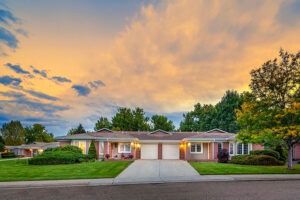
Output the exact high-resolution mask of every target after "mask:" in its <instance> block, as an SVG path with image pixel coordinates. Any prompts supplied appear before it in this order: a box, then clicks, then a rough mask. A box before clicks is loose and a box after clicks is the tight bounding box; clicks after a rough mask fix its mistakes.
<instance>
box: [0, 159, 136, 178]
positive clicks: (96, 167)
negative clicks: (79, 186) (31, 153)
mask: <svg viewBox="0 0 300 200" xmlns="http://www.w3.org/2000/svg"><path fill="white" fill-rule="evenodd" d="M131 163H132V162H131V161H120V162H109V161H106V162H88V163H80V164H65V165H28V164H27V160H24V159H22V160H8V161H1V162H0V181H33V180H62V179H93V178H113V177H116V176H117V175H118V174H119V173H121V172H122V171H123V170H124V169H125V168H126V167H127V166H128V165H130V164H131Z"/></svg>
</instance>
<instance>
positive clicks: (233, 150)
mask: <svg viewBox="0 0 300 200" xmlns="http://www.w3.org/2000/svg"><path fill="white" fill-rule="evenodd" d="M230 145H232V154H231V153H230ZM228 152H229V155H231V156H232V155H234V153H235V149H234V143H233V142H229V149H228Z"/></svg>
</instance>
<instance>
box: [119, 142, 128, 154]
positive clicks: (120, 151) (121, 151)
mask: <svg viewBox="0 0 300 200" xmlns="http://www.w3.org/2000/svg"><path fill="white" fill-rule="evenodd" d="M121 144H124V145H125V144H129V151H123V150H121V149H120V146H121ZM118 153H131V145H130V143H118Z"/></svg>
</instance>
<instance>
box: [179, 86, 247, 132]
mask: <svg viewBox="0 0 300 200" xmlns="http://www.w3.org/2000/svg"><path fill="white" fill-rule="evenodd" d="M242 103H243V96H242V95H240V94H238V93H237V92H236V91H230V90H228V91H226V93H225V94H224V96H223V97H222V99H221V101H220V102H219V103H217V104H216V105H215V106H213V105H211V104H204V105H201V104H200V103H197V104H196V105H194V110H193V111H191V112H188V113H186V114H184V115H183V118H184V119H183V121H182V122H181V123H180V130H181V131H208V130H211V129H214V128H220V129H222V130H224V131H227V132H231V133H237V132H238V131H239V128H240V127H239V125H238V124H237V123H236V113H235V110H236V109H239V108H240V107H241V105H242Z"/></svg>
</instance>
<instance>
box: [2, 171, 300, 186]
mask: <svg viewBox="0 0 300 200" xmlns="http://www.w3.org/2000/svg"><path fill="white" fill-rule="evenodd" d="M285 180H300V174H288V175H283V174H272V175H271V174H270V175H201V176H197V177H195V178H192V177H185V178H184V177H180V178H176V177H164V178H147V179H138V178H136V179H134V178H133V179H117V178H108V179H77V180H51V181H18V182H0V188H46V187H76V186H99V185H122V184H151V183H177V182H207V181H285Z"/></svg>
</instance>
